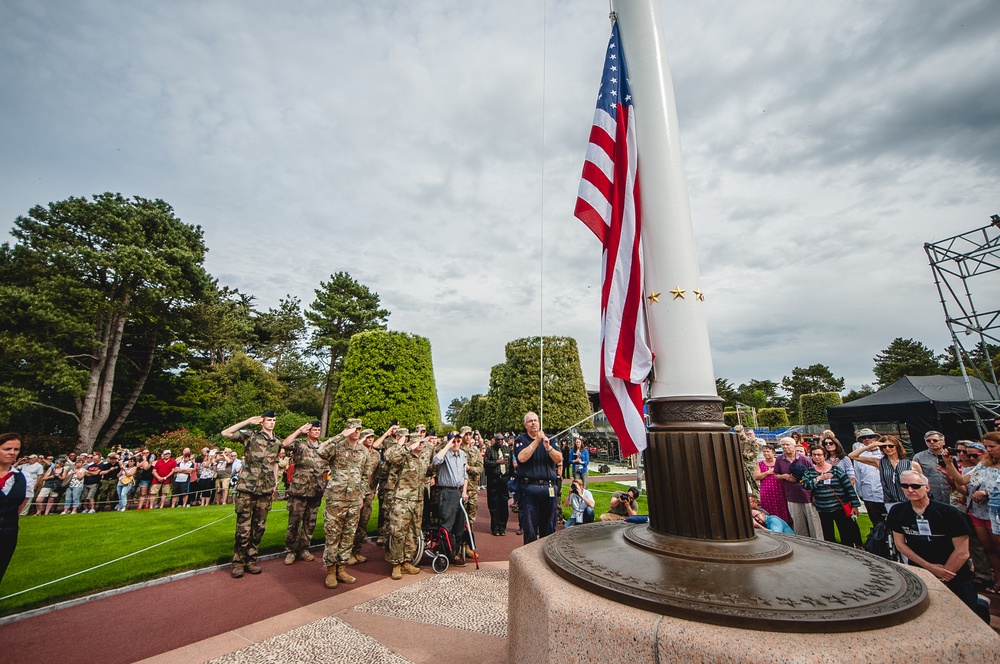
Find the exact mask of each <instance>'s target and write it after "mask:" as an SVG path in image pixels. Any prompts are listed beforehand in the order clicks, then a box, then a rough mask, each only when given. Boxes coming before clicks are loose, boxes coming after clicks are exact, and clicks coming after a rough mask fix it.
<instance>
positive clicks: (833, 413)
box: [826, 376, 998, 452]
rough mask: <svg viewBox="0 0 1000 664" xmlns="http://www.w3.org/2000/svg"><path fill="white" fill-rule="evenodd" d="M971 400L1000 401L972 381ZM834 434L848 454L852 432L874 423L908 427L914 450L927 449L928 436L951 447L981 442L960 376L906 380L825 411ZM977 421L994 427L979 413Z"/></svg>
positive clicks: (990, 388)
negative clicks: (935, 433)
mask: <svg viewBox="0 0 1000 664" xmlns="http://www.w3.org/2000/svg"><path fill="white" fill-rule="evenodd" d="M969 383H970V384H971V386H972V394H973V399H975V400H976V401H996V399H997V397H996V395H997V393H998V392H997V386H996V385H993V384H992V383H984V382H983V381H981V380H979V379H978V378H969ZM826 412H827V416H828V417H829V418H830V428H831V429H832V430H833V433H834V434H835V435H836V436H837V438H839V439H840V441H841V442H842V443H843V444H844V449H846V450H848V451H850V449H851V445H853V444H854V442H855V439H854V432H855V431H856V430H857V429H858V428H861V427H863V426H867V425H869V424H871V423H876V422H900V423H903V424H905V425H906V430H907V431H908V432H909V434H910V443H911V444H912V445H913V450H914V451H915V452H919V451H920V450H923V449H926V445H924V433H926V432H927V431H932V430H936V431H940V432H941V433H943V434H944V436H945V440H947V441H948V445H954V444H955V441H957V440H962V439H969V440H979V436H980V434H979V431H978V430H977V429H976V421H975V417H974V416H973V414H972V404H971V403H970V402H969V389H968V387H967V386H966V384H965V379H964V378H963V377H961V376H905V377H903V378H900V379H899V380H897V381H896V382H895V383H893V384H892V385H889V386H888V387H886V388H883V389H881V390H879V391H878V392H876V393H875V394H870V395H868V396H867V397H863V398H861V399H858V400H856V401H851V402H850V403H846V404H844V405H842V406H831V407H829V408H827V409H826ZM979 416H980V417H981V418H984V419H987V421H989V422H992V421H993V416H992V415H991V414H989V413H987V412H986V411H983V410H980V413H979Z"/></svg>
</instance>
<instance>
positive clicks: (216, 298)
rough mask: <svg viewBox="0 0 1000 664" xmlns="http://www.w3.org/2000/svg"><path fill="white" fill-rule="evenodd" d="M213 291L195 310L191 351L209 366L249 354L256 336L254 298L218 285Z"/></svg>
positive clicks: (193, 310) (213, 286) (192, 315)
mask: <svg viewBox="0 0 1000 664" xmlns="http://www.w3.org/2000/svg"><path fill="white" fill-rule="evenodd" d="M212 289H213V292H212V295H211V296H210V297H207V298H205V299H204V300H202V301H201V302H198V303H197V304H195V306H194V307H193V308H192V310H191V328H192V329H191V349H192V351H193V352H194V353H195V355H197V356H199V357H200V358H201V359H202V362H201V363H200V364H202V365H204V364H207V365H208V366H209V367H214V366H215V365H216V364H222V363H224V362H226V361H228V360H229V358H230V357H232V355H233V354H234V353H246V352H247V349H248V348H249V347H250V344H251V341H252V340H253V334H254V322H253V313H254V311H253V296H252V295H247V294H246V293H241V292H239V290H237V289H235V288H229V287H228V286H222V287H220V286H219V285H218V283H213V285H212Z"/></svg>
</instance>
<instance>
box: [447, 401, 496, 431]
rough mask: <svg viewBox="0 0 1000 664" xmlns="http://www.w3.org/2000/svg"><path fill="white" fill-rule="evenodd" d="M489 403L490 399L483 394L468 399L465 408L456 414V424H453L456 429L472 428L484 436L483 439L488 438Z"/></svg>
mask: <svg viewBox="0 0 1000 664" xmlns="http://www.w3.org/2000/svg"><path fill="white" fill-rule="evenodd" d="M489 402H490V398H489V397H488V396H485V395H483V394H473V395H472V397H471V398H470V399H469V402H468V403H467V404H465V407H464V408H463V409H462V410H461V412H460V413H459V414H458V422H457V423H456V424H455V426H456V427H472V428H473V429H476V430H478V431H479V432H480V433H482V434H483V435H484V437H489V434H490V433H492V431H490V427H489V426H488V425H489V417H490V411H489Z"/></svg>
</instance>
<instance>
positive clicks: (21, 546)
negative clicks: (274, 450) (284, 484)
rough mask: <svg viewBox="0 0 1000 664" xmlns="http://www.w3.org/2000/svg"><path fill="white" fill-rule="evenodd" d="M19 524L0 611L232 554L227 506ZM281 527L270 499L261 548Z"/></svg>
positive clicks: (277, 547)
mask: <svg viewBox="0 0 1000 664" xmlns="http://www.w3.org/2000/svg"><path fill="white" fill-rule="evenodd" d="M377 521H378V498H376V499H375V504H374V509H373V510H372V519H371V520H370V521H369V522H368V528H369V532H373V531H374V529H375V527H376V525H377ZM19 524H20V532H19V536H18V542H17V550H16V551H15V552H14V558H13V559H12V560H11V563H10V567H8V568H7V573H6V575H5V576H4V578H3V582H2V584H0V616H5V615H10V614H12V613H19V612H21V611H25V610H28V609H31V608H35V607H38V606H45V605H48V604H53V603H55V602H60V601H63V600H67V599H72V598H74V597H80V596H82V595H89V594H91V593H95V592H99V591H101V590H107V589H109V588H119V587H122V586H126V585H129V584H132V583H138V582H141V581H148V580H150V579H155V578H159V577H162V576H166V575H168V574H172V573H175V572H181V571H185V570H192V569H201V568H204V567H210V566H213V565H219V564H223V563H226V562H229V560H230V559H231V558H232V555H233V537H234V533H235V529H236V517H235V513H234V512H233V506H232V505H218V506H215V505H212V506H208V507H192V508H190V509H166V510H149V511H142V512H137V511H134V510H132V511H128V512H124V513H118V512H99V513H97V514H75V515H67V516H65V517H62V516H47V517H34V516H30V517H21V519H20V521H19ZM287 528H288V512H287V511H286V510H285V502H284V501H275V503H274V505H273V506H272V508H271V512H270V514H269V515H268V517H267V528H266V530H265V532H264V539H263V541H262V542H261V547H260V552H261V554H267V553H274V552H278V551H282V550H284V547H285V531H286V529H287ZM196 529H197V530H196ZM184 533H190V534H187V535H184V536H183V537H179V538H178V539H175V540H173V541H171V542H168V543H166V544H163V545H162V546H157V547H156V548H153V549H150V550H149V551H143V552H142V553H139V554H137V555H134V556H131V557H128V558H125V559H124V560H120V561H118V562H113V563H111V564H108V565H105V566H103V567H99V568H98V569H94V570H91V571H88V572H85V573H83V574H79V575H78V576H73V577H71V578H68V579H64V580H62V581H58V582H57V583H53V584H52V585H48V586H45V587H43V588H39V589H37V590H32V591H31V592H27V593H24V594H20V595H17V596H16V597H9V596H10V595H13V594H14V593H18V592H21V591H23V590H27V589H29V588H34V587H35V586H39V585H41V584H44V583H47V582H49V581H54V580H56V579H62V578H63V577H66V576H69V575H71V574H76V573H78V572H81V571H83V570H87V569H90V568H92V567H94V566H96V565H101V564H102V563H108V562H109V561H112V560H115V559H117V558H120V557H122V556H126V555H128V554H131V553H135V552H137V551H140V550H142V549H145V548H146V547H150V546H152V545H155V544H159V543H161V542H165V541H166V540H170V539H171V538H174V537H178V536H179V535H183V534H184ZM323 539H324V536H323V508H322V507H321V508H320V512H319V518H318V519H317V524H316V530H315V532H314V533H313V542H314V543H321V542H323Z"/></svg>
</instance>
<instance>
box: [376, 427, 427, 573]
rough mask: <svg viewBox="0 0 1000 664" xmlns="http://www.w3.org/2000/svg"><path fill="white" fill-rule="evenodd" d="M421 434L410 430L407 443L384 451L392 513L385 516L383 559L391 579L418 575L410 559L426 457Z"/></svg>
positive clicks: (417, 530) (416, 534)
mask: <svg viewBox="0 0 1000 664" xmlns="http://www.w3.org/2000/svg"><path fill="white" fill-rule="evenodd" d="M424 443H425V439H424V436H423V434H420V433H411V434H410V435H409V439H408V442H407V444H405V445H396V446H394V447H392V448H391V449H389V450H387V451H386V453H385V457H386V461H388V462H389V463H390V464H392V466H393V467H394V469H395V471H396V490H395V492H394V493H393V499H392V513H391V514H390V515H389V534H390V545H389V549H388V550H387V551H386V554H385V559H386V561H387V562H388V563H389V564H390V565H392V574H391V576H392V578H393V579H396V580H397V581H398V580H399V579H401V578H403V576H402V575H403V572H405V573H407V574H420V568H419V567H416V566H414V565H413V564H412V563H411V561H412V560H413V556H414V554H415V553H416V550H417V549H416V545H417V538H418V537H419V536H420V526H421V519H422V512H423V501H424V487H425V486H426V484H427V467H428V463H429V460H430V457H429V456H428V455H427V454H426V453H425V448H429V447H430V446H429V445H425V444H424Z"/></svg>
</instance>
